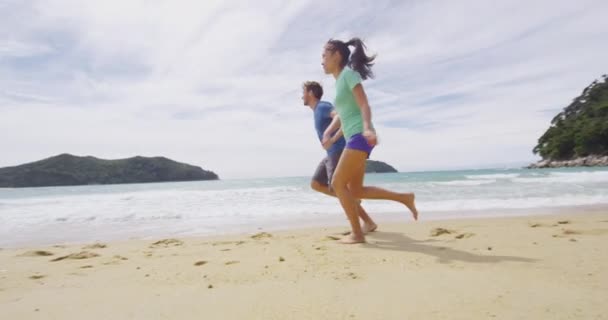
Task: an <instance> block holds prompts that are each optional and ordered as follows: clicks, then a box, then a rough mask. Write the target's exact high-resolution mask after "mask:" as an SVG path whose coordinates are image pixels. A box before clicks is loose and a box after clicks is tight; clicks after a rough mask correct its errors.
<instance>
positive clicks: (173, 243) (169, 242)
mask: <svg viewBox="0 0 608 320" xmlns="http://www.w3.org/2000/svg"><path fill="white" fill-rule="evenodd" d="M182 245H184V242H183V241H181V240H178V239H163V240H159V241H156V242H154V243H153V244H151V245H150V248H158V247H164V248H168V247H179V246H182Z"/></svg>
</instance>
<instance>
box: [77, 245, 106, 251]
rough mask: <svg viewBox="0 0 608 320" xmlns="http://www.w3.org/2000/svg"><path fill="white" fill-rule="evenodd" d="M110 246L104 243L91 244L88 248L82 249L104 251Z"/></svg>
mask: <svg viewBox="0 0 608 320" xmlns="http://www.w3.org/2000/svg"><path fill="white" fill-rule="evenodd" d="M107 247H108V246H107V245H106V244H104V243H94V244H90V245H88V246H84V247H82V249H84V250H92V249H104V248H107Z"/></svg>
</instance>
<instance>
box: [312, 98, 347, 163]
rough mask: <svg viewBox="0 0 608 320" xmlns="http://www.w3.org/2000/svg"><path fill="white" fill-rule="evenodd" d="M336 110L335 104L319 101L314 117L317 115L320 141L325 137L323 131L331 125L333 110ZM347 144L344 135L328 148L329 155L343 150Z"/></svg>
mask: <svg viewBox="0 0 608 320" xmlns="http://www.w3.org/2000/svg"><path fill="white" fill-rule="evenodd" d="M332 111H334V106H332V105H331V103H329V102H325V101H319V103H317V106H316V107H315V112H314V117H315V129H316V130H317V136H318V137H319V141H321V140H322V139H323V133H324V132H325V130H326V129H327V127H329V124H330V123H331V121H332V118H331V112H332ZM345 146H346V141H345V140H344V137H341V138H340V139H339V140H338V141H336V143H334V144H333V145H332V146H331V147H330V148H329V149H328V150H327V155H330V156H331V155H334V154H337V153H340V152H342V150H343V149H344V147H345Z"/></svg>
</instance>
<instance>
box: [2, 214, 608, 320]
mask: <svg viewBox="0 0 608 320" xmlns="http://www.w3.org/2000/svg"><path fill="white" fill-rule="evenodd" d="M345 230H346V222H345V227H344V228H325V229H319V228H316V229H305V230H292V231H283V232H271V233H265V232H261V233H258V234H255V235H252V234H249V235H235V236H224V237H215V238H186V239H156V240H151V241H142V240H131V241H125V242H112V243H90V244H82V245H55V246H44V247H34V248H18V249H14V248H10V249H7V248H3V249H1V250H0V318H2V319H68V320H69V319H608V305H606V303H605V302H606V299H607V298H608V272H606V270H608V246H607V245H606V243H607V241H608V211H606V210H592V211H590V212H577V213H569V214H555V215H542V216H525V217H514V218H484V219H461V220H448V221H423V222H418V223H404V224H390V225H387V224H383V225H380V229H379V231H378V232H374V233H372V234H370V235H368V238H367V241H368V243H367V244H361V245H350V246H348V245H340V244H338V243H336V242H335V240H333V239H332V238H334V237H335V236H339V234H340V233H341V232H343V231H345Z"/></svg>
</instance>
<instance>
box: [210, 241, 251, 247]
mask: <svg viewBox="0 0 608 320" xmlns="http://www.w3.org/2000/svg"><path fill="white" fill-rule="evenodd" d="M243 243H245V241H216V242H212V243H211V245H212V246H214V247H215V246H226V245H231V244H234V245H237V246H240V245H242V244H243Z"/></svg>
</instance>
